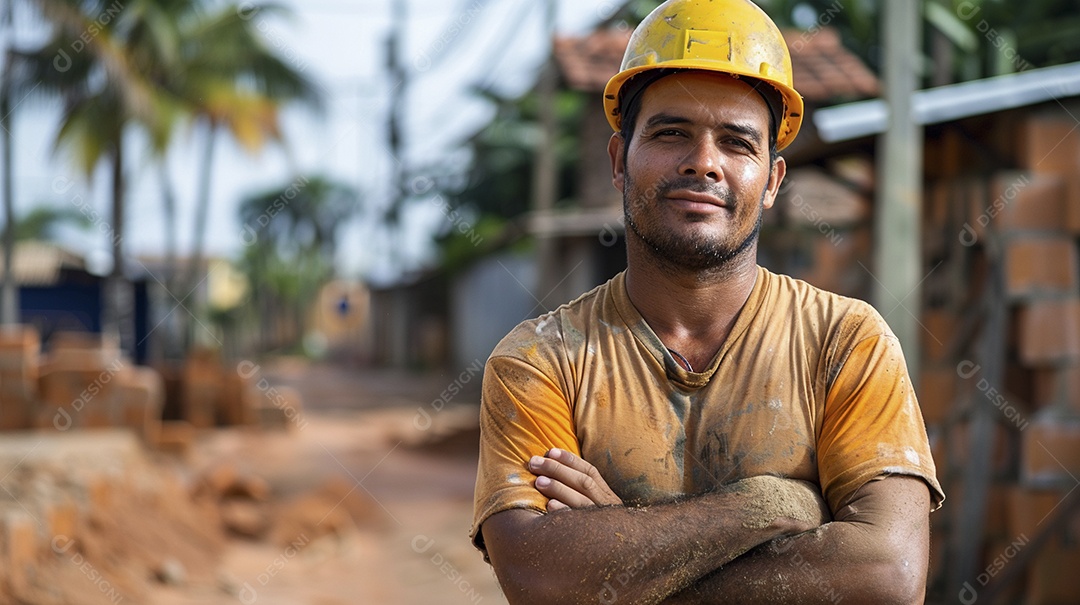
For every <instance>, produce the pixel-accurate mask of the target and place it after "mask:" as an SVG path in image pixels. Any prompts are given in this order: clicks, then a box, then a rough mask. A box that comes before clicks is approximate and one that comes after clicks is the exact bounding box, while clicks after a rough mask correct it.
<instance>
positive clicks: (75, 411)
mask: <svg viewBox="0 0 1080 605" xmlns="http://www.w3.org/2000/svg"><path fill="white" fill-rule="evenodd" d="M47 345H48V346H47V347H46V348H47V352H45V353H42V342H41V339H40V337H39V335H38V333H37V331H36V330H35V329H34V328H32V327H28V326H13V327H7V328H2V329H0V431H4V430H25V429H37V430H47V431H60V432H64V431H67V430H69V429H80V428H86V429H92V428H105V427H127V428H129V429H131V430H132V431H134V433H135V434H137V435H139V436H140V437H141V438H142V440H143V441H144V442H145V443H147V444H150V445H152V446H155V447H157V448H159V449H163V450H170V451H175V452H177V453H183V452H185V451H186V450H187V449H188V447H189V446H190V445H191V443H192V440H193V439H194V436H195V432H196V430H198V429H202V428H209V427H214V426H223V425H230V426H235V425H246V424H254V423H256V422H259V421H260V419H262V418H263V417H266V416H267V414H266V413H262V412H261V411H260V410H263V409H268V410H271V411H273V412H280V408H281V407H282V406H281V405H280V402H279V401H278V399H280V397H277V398H275V394H277V393H278V389H275V388H273V387H270V386H269V384H267V383H266V381H265V379H262V378H261V377H260V376H259V375H258V372H257V371H256V370H257V368H258V366H255V365H254V364H252V365H251V368H252V369H251V370H250V371H243V370H244V369H245V368H247V366H245V365H244V364H241V369H239V370H238V369H237V368H233V367H228V366H226V365H224V364H223V363H222V362H221V360H220V359H219V358H218V357H217V355H216V354H215V353H213V352H205V351H197V352H195V353H193V354H192V356H191V358H190V359H189V360H188V361H187V362H186V363H184V364H183V366H182V368H181V369H179V370H178V371H165V372H162V371H159V370H156V369H153V368H149V367H145V366H138V365H135V364H134V363H133V362H132V361H131V360H129V359H127V358H126V357H125V356H124V355H123V354H122V352H121V351H120V348H119V347H118V346H117V344H116V342H115V341H113V340H111V339H108V338H103V337H102V336H101V335H97V334H89V333H82V332H61V333H56V334H54V335H53V336H52V337H51V338H50V339H49V342H48V343H47ZM166 370H167V369H166ZM166 378H169V379H175V380H174V382H175V384H172V385H167V384H166ZM167 387H170V388H167ZM170 397H172V398H173V399H174V400H173V401H171V402H170V401H169V398H170ZM290 406H292V407H291V408H290V409H292V408H295V409H296V410H299V401H296V402H294V403H292V404H290ZM170 410H171V411H170ZM172 412H176V413H175V414H174V413H172ZM269 416H271V417H273V416H274V414H270V415H269ZM270 424H271V425H272V426H279V425H281V424H283V423H280V422H273V423H270Z"/></svg>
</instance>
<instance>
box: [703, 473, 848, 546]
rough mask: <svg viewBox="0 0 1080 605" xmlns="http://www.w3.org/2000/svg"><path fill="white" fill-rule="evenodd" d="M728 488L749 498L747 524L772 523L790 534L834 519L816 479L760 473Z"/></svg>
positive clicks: (726, 488) (761, 525)
mask: <svg viewBox="0 0 1080 605" xmlns="http://www.w3.org/2000/svg"><path fill="white" fill-rule="evenodd" d="M724 489H725V491H729V492H733V493H737V494H742V495H743V496H744V498H745V499H746V502H747V503H746V507H745V509H744V510H745V512H746V513H747V519H746V520H745V521H744V522H743V526H744V527H747V528H754V529H761V528H765V527H772V528H776V529H780V530H781V531H782V532H783V533H784V534H785V535H789V536H790V535H794V534H798V533H802V532H804V531H808V530H811V529H814V528H817V527H819V526H821V525H824V524H825V523H828V522H829V521H832V515H831V514H830V513H829V508H828V505H827V504H826V503H825V499H824V498H823V497H822V495H821V490H820V489H819V488H818V486H817V485H815V484H813V483H809V482H806V481H800V480H797V479H785V478H781V477H773V476H771V475H758V476H755V477H747V478H746V479H742V480H741V481H737V482H735V483H732V484H729V485H727V486H725V488H724Z"/></svg>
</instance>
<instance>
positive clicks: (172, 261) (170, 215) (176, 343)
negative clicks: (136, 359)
mask: <svg viewBox="0 0 1080 605" xmlns="http://www.w3.org/2000/svg"><path fill="white" fill-rule="evenodd" d="M158 178H159V181H160V184H161V206H162V211H163V212H164V214H165V233H164V236H165V237H164V242H165V267H164V274H165V275H164V278H165V279H164V287H165V296H166V300H167V301H168V305H169V308H170V309H171V308H172V305H173V304H175V300H179V292H178V290H177V288H178V286H179V283H180V271H179V267H178V266H177V262H176V249H177V245H176V234H177V223H176V189H175V188H174V187H173V183H172V177H171V176H170V174H169V165H168V159H167V157H162V158H161V163H160V164H158ZM180 315H181V314H179V313H175V312H173V313H169V315H168V316H167V317H165V318H164V319H162V320H161V327H160V328H159V329H158V334H159V335H160V343H161V346H160V354H161V357H162V358H163V359H181V358H182V357H183V354H184V349H183V343H182V342H181V338H180V332H179V330H178V320H177V318H178V317H179V316H180ZM181 325H182V324H181Z"/></svg>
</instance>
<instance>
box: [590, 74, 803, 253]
mask: <svg viewBox="0 0 1080 605" xmlns="http://www.w3.org/2000/svg"><path fill="white" fill-rule="evenodd" d="M623 149H624V145H623V141H622V138H621V137H620V136H619V135H615V136H613V137H612V139H611V141H610V142H609V144H608V152H609V154H610V155H611V160H612V167H613V172H614V179H613V181H614V183H615V187H616V188H618V189H619V190H620V191H622V193H623V206H624V212H625V215H626V225H627V229H628V230H629V231H631V232H633V233H634V234H636V235H637V236H638V237H640V238H641V239H642V240H643V241H644V242H645V244H646V245H647V246H648V248H650V249H651V250H652V251H653V252H654V253H655V254H657V255H659V256H660V257H661V258H662V259H663V260H664V261H666V262H668V263H671V264H673V265H674V266H676V267H681V268H686V269H691V270H703V269H711V268H717V267H720V266H723V265H724V264H725V263H726V262H727V261H729V260H730V259H731V258H733V257H734V256H736V255H737V254H738V253H740V252H742V251H743V250H745V249H747V248H748V247H749V246H751V245H752V244H754V242H755V241H756V238H757V233H758V229H759V227H760V221H761V213H762V210H763V209H764V208H769V207H771V206H772V204H773V201H774V200H775V198H776V191H777V188H778V187H779V184H780V180H781V179H782V178H783V175H784V170H785V166H784V160H783V159H782V158H780V159H778V160H777V162H776V164H774V165H771V164H770V160H769V110H768V107H767V106H766V105H765V101H764V100H763V99H762V98H761V96H760V95H758V93H756V92H754V90H753V89H752V88H751V87H750V86H749V85H747V84H746V83H745V82H742V81H739V80H736V79H734V78H730V77H728V76H724V75H719V74H710V73H707V72H685V73H677V74H674V75H670V76H667V77H665V78H662V79H660V80H658V81H657V82H655V83H653V84H652V85H650V86H649V87H648V88H647V89H645V91H644V93H643V94H642V100H641V109H640V112H639V113H638V116H637V121H636V123H635V125H634V135H633V137H632V138H631V140H630V146H629V148H628V149H627V150H626V153H625V157H623V155H624V154H623Z"/></svg>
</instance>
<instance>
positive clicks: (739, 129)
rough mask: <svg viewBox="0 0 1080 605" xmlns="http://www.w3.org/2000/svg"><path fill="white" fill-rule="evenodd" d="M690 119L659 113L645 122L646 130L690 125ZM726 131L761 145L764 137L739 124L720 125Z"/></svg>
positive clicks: (756, 131) (727, 123) (754, 129)
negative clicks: (657, 127)
mask: <svg viewBox="0 0 1080 605" xmlns="http://www.w3.org/2000/svg"><path fill="white" fill-rule="evenodd" d="M689 123H690V119H689V118H685V117H682V116H679V115H674V114H670V113H658V114H656V115H654V116H652V117H650V118H649V119H648V120H646V121H645V128H647V129H649V128H654V127H656V126H672V125H675V124H689ZM719 126H720V127H721V128H723V129H724V130H729V131H731V132H735V133H737V134H741V135H743V136H745V137H747V138H750V139H752V140H753V141H754V143H761V141H762V135H761V131H760V130H758V129H757V128H754V127H753V126H750V125H749V124H742V123H738V122H723V123H721V124H720V125H719Z"/></svg>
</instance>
